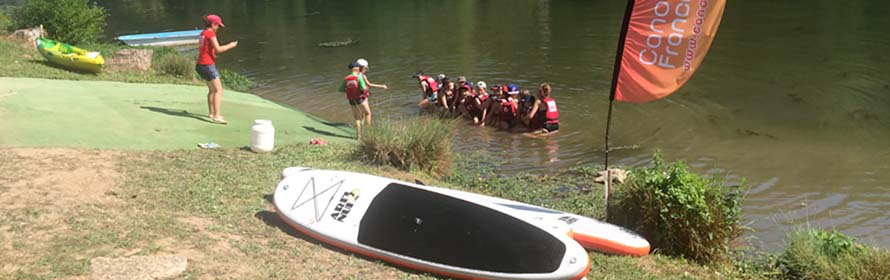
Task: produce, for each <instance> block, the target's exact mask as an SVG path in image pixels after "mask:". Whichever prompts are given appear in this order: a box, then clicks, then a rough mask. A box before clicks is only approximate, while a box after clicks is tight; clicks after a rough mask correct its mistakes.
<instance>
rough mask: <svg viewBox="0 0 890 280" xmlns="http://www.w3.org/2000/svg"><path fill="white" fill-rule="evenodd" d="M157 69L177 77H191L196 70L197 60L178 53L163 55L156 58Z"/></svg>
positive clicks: (155, 66)
mask: <svg viewBox="0 0 890 280" xmlns="http://www.w3.org/2000/svg"><path fill="white" fill-rule="evenodd" d="M152 66H153V67H154V68H155V70H157V71H159V72H161V73H164V74H167V75H171V76H176V77H182V78H186V77H191V76H192V75H194V72H195V61H194V60H192V59H190V58H188V57H185V56H182V55H178V54H166V55H161V56H159V57H157V58H155V59H154V62H153V63H152Z"/></svg>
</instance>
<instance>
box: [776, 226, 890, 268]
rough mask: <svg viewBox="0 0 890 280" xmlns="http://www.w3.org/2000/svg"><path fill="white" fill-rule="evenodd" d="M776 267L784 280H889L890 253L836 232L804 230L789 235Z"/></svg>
mask: <svg viewBox="0 0 890 280" xmlns="http://www.w3.org/2000/svg"><path fill="white" fill-rule="evenodd" d="M776 266H777V267H778V269H779V271H780V272H781V278H783V279H862V280H869V279H890V252H887V251H882V250H880V249H877V248H868V247H866V246H863V245H862V244H858V243H856V241H855V240H854V239H853V238H850V237H848V236H846V235H844V234H842V233H839V232H826V231H821V230H803V231H798V232H795V233H793V234H792V235H791V238H790V242H789V243H788V246H787V247H786V248H785V252H784V253H782V255H780V256H779V258H778V260H777V261H776Z"/></svg>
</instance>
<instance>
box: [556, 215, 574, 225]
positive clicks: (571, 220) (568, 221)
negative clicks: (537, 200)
mask: <svg viewBox="0 0 890 280" xmlns="http://www.w3.org/2000/svg"><path fill="white" fill-rule="evenodd" d="M559 220H560V221H563V222H565V223H566V224H568V225H571V224H574V223H575V222H577V221H578V219H577V218H574V217H571V216H562V217H559Z"/></svg>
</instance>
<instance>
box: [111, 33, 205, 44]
mask: <svg viewBox="0 0 890 280" xmlns="http://www.w3.org/2000/svg"><path fill="white" fill-rule="evenodd" d="M201 31H202V30H200V29H196V30H184V31H171V32H159V33H144V34H131V35H124V36H118V37H117V38H115V39H117V40H119V41H122V42H124V43H125V44H127V45H130V46H177V45H192V44H198V39H199V38H200V37H201Z"/></svg>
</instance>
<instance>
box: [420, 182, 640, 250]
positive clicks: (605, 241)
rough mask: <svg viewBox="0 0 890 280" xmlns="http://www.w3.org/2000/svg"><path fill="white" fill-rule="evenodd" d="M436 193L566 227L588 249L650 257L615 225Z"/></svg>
mask: <svg viewBox="0 0 890 280" xmlns="http://www.w3.org/2000/svg"><path fill="white" fill-rule="evenodd" d="M437 189H440V190H441V191H442V192H444V193H450V194H454V195H455V196H458V197H461V198H464V199H467V200H472V201H477V202H488V203H493V204H498V205H502V206H506V207H508V208H510V209H512V210H513V211H515V212H517V213H515V214H516V215H517V216H521V217H523V218H524V219H531V220H543V221H548V222H552V221H558V222H561V223H565V224H566V225H567V226H568V228H569V229H571V236H572V238H573V239H575V241H578V243H579V244H581V246H582V247H584V248H587V249H591V250H597V251H600V252H605V253H610V254H618V255H630V256H644V255H646V254H649V241H647V240H646V239H645V238H643V237H642V236H640V235H638V234H636V233H635V232H633V231H630V230H628V229H626V228H623V227H620V226H617V225H614V224H610V223H606V222H602V221H599V220H596V219H592V218H588V217H584V216H580V215H575V214H571V213H566V212H562V211H558V210H553V209H549V208H543V207H538V206H534V205H530V204H525V203H522V202H517V201H512V200H507V199H502V198H497V197H493V196H487V195H481V194H476V193H470V192H464V191H458V190H452V189H444V188H437Z"/></svg>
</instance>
